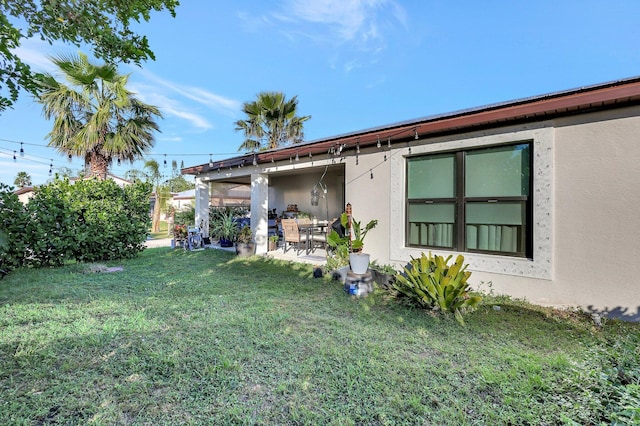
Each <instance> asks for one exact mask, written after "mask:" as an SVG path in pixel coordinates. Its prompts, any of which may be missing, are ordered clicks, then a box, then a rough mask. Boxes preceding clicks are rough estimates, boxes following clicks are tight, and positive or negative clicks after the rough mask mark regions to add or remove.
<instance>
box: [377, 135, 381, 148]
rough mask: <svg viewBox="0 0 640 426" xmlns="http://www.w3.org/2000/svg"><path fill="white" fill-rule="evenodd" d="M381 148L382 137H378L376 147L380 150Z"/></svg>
mask: <svg viewBox="0 0 640 426" xmlns="http://www.w3.org/2000/svg"><path fill="white" fill-rule="evenodd" d="M381 146H382V144H381V143H380V136H378V142H376V147H377V148H378V149H380V147H381Z"/></svg>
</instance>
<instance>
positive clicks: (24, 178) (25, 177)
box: [13, 172, 31, 188]
mask: <svg viewBox="0 0 640 426" xmlns="http://www.w3.org/2000/svg"><path fill="white" fill-rule="evenodd" d="M13 184H14V185H16V186H19V187H20V188H24V187H25V186H31V176H30V175H29V173H27V172H18V174H17V175H16V179H15V180H14V181H13Z"/></svg>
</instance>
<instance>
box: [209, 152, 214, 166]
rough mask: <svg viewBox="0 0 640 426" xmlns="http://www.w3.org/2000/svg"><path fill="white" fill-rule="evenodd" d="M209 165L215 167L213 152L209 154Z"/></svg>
mask: <svg viewBox="0 0 640 426" xmlns="http://www.w3.org/2000/svg"><path fill="white" fill-rule="evenodd" d="M209 167H213V159H212V158H211V154H209Z"/></svg>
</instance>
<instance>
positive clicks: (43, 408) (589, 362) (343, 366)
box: [0, 248, 640, 425]
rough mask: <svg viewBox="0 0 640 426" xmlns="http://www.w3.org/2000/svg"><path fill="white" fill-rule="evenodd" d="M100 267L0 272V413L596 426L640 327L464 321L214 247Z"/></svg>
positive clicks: (580, 320) (535, 317)
mask: <svg viewBox="0 0 640 426" xmlns="http://www.w3.org/2000/svg"><path fill="white" fill-rule="evenodd" d="M104 266H106V267H107V268H109V267H115V266H122V268H123V270H122V271H116V272H110V273H104V272H102V271H103V269H102V266H100V267H99V268H96V267H95V266H90V267H89V268H87V266H86V265H80V264H78V265H69V266H66V267H63V268H58V269H41V270H34V269H27V270H24V269H23V270H18V271H15V272H14V273H12V274H11V275H9V276H8V277H6V278H5V279H4V280H3V281H0V424H25V425H32V424H125V425H129V424H131V425H138V424H140V425H143V424H192V425H196V424H309V425H315V424H329V425H332V424H333V425H356V424H380V425H385V424H388V425H396V424H407V425H413V424H455V425H464V424H469V425H471V424H514V425H517V424H563V423H565V424H571V421H573V422H576V423H577V424H589V423H591V424H597V423H599V422H600V421H605V420H607V419H609V417H608V416H610V412H611V409H610V405H609V404H610V401H611V395H610V393H609V392H608V391H607V389H601V390H598V387H599V383H600V382H599V380H601V377H602V375H601V374H600V375H597V374H596V375H594V374H592V372H593V369H594V368H595V367H594V366H596V365H597V366H598V367H597V369H598V372H599V373H603V374H604V373H606V372H607V371H609V370H607V369H606V368H607V367H608V366H613V364H614V363H615V360H611V359H609V357H610V355H611V354H612V352H611V351H610V350H615V351H616V352H615V354H617V355H616V356H617V359H620V356H622V357H624V356H627V360H629V359H634V358H633V357H634V353H633V351H634V350H637V345H635V344H634V343H635V341H631V340H630V339H633V338H634V337H633V336H637V334H638V331H640V329H639V326H638V324H625V323H619V322H617V321H608V322H606V324H605V326H604V327H602V328H598V327H596V326H594V325H593V323H592V322H591V321H590V320H588V318H587V317H586V316H582V315H580V314H575V313H566V312H557V311H553V310H550V309H543V308H538V307H534V306H530V305H527V304H526V303H523V302H519V301H511V300H508V299H504V298H502V299H495V298H487V302H486V303H484V304H483V305H481V306H480V308H479V309H478V310H477V311H475V312H473V313H471V314H469V315H467V316H466V317H465V322H466V323H467V326H466V327H461V326H459V325H458V324H457V322H456V321H455V319H454V318H453V317H451V316H439V315H430V314H428V313H426V312H424V311H421V310H417V309H410V308H407V307H404V306H400V305H398V304H397V303H395V302H393V301H389V300H387V299H386V297H385V296H384V294H381V293H377V294H373V295H370V296H369V297H367V298H365V299H357V298H353V297H349V296H347V295H346V294H345V293H344V292H343V291H342V288H341V285H340V284H338V283H336V282H332V281H330V280H328V279H314V278H312V277H313V273H312V272H313V271H312V268H311V267H310V266H308V265H303V264H291V263H287V262H282V261H276V260H268V259H262V258H259V257H254V258H249V259H246V258H236V257H235V256H234V255H233V254H231V253H228V252H224V251H217V250H204V251H199V252H188V251H184V250H170V249H167V248H158V249H149V250H146V251H144V252H143V253H142V254H141V256H140V257H138V258H137V259H132V260H126V261H119V262H117V263H113V264H106V265H104ZM96 269H97V270H96ZM87 270H89V271H90V272H91V273H87ZM496 303H499V304H500V306H501V309H500V310H495V309H493V306H492V304H496ZM625 339H626V340H625ZM620 341H629V342H630V343H629V345H622V346H620V345H618V343H616V342H620ZM616 345H618V346H616ZM612 348H613V349H612ZM633 365H634V364H633V362H631V366H627V367H626V368H633ZM630 377H631V378H630V380H633V377H632V376H630ZM585 383H586V384H587V386H586V387H585ZM600 384H601V383H600ZM592 385H593V386H592ZM631 397H633V395H631Z"/></svg>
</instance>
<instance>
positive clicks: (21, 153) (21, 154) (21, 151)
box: [20, 142, 24, 157]
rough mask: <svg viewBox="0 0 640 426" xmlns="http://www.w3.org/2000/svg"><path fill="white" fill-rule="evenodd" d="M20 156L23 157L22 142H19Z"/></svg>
mask: <svg viewBox="0 0 640 426" xmlns="http://www.w3.org/2000/svg"><path fill="white" fill-rule="evenodd" d="M20 157H24V148H23V147H22V142H20Z"/></svg>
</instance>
